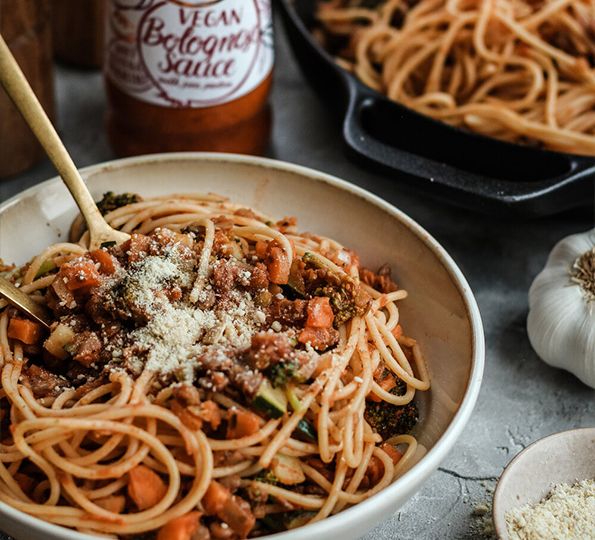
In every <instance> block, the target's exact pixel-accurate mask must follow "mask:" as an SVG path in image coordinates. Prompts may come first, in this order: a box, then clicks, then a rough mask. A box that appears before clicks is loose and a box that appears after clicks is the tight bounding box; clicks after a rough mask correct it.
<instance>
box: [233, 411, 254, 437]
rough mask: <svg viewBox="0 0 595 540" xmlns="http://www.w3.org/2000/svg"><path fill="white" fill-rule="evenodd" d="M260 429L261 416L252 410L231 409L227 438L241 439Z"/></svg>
mask: <svg viewBox="0 0 595 540" xmlns="http://www.w3.org/2000/svg"><path fill="white" fill-rule="evenodd" d="M259 429H260V417H259V416H257V415H256V414H254V413H252V412H250V411H243V410H241V409H237V408H231V409H229V419H228V424H227V437H226V438H227V439H239V438H240V437H247V436H248V435H252V434H253V433H256V432H257V431H258V430H259Z"/></svg>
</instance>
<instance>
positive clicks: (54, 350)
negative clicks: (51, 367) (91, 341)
mask: <svg viewBox="0 0 595 540" xmlns="http://www.w3.org/2000/svg"><path fill="white" fill-rule="evenodd" d="M73 340H74V330H73V329H72V328H70V326H68V325H66V324H62V323H60V324H59V325H58V326H56V328H54V330H53V331H52V333H51V334H50V337H48V338H47V339H46V340H45V343H44V344H43V346H44V348H45V349H46V350H47V351H48V352H49V353H50V354H51V355H53V356H55V357H57V358H60V359H61V360H64V359H65V358H66V357H68V351H67V347H68V345H69V344H70V343H71V342H72V341H73Z"/></svg>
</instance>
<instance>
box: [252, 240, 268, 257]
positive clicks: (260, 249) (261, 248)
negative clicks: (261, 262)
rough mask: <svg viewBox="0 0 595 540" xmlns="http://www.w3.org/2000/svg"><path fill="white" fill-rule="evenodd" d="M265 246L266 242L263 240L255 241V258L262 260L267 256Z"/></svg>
mask: <svg viewBox="0 0 595 540" xmlns="http://www.w3.org/2000/svg"><path fill="white" fill-rule="evenodd" d="M267 246H268V242H265V241H264V240H257V242H256V245H255V246H254V250H255V251H256V256H257V257H258V258H259V259H264V258H265V257H266V255H267Z"/></svg>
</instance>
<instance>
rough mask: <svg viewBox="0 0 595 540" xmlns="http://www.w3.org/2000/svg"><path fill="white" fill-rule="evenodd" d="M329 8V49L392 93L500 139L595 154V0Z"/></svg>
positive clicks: (349, 2)
mask: <svg viewBox="0 0 595 540" xmlns="http://www.w3.org/2000/svg"><path fill="white" fill-rule="evenodd" d="M319 5H320V8H319V10H318V19H319V21H320V22H321V24H322V30H323V32H322V33H321V34H320V37H321V39H322V41H323V43H324V44H325V46H327V47H328V48H329V49H330V50H332V51H334V52H337V56H338V58H337V61H338V62H339V63H340V65H341V66H343V67H345V68H346V69H348V70H350V71H352V72H353V73H355V74H356V75H357V77H359V78H360V79H361V80H362V81H363V82H364V83H365V84H367V85H368V86H371V87H372V88H374V89H376V90H378V91H380V92H382V93H384V94H386V95H387V96H388V97H389V98H390V99H392V100H394V101H398V102H400V103H403V104H404V105H406V106H407V107H410V108H412V109H415V110H416V111H419V112H420V113H423V114H425V115H428V116H431V117H433V118H435V119H438V120H442V121H444V122H448V123H449V124H453V125H455V126H459V127H464V128H467V129H470V130H472V131H476V132H478V133H481V134H483V135H487V136H490V137H496V138H499V139H504V140H507V141H511V142H519V143H530V144H538V145H541V146H544V147H546V148H549V149H552V150H557V151H562V152H570V153H577V154H586V155H593V154H595V3H594V2H593V1H592V0H549V1H546V0H537V1H529V0H419V1H411V0H379V1H373V2H370V1H367V0H361V1H354V0H328V1H321V2H320V4H319ZM366 6H373V7H366Z"/></svg>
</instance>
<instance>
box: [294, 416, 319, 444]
mask: <svg viewBox="0 0 595 540" xmlns="http://www.w3.org/2000/svg"><path fill="white" fill-rule="evenodd" d="M293 436H294V437H295V438H296V439H299V440H301V441H305V442H316V441H317V440H318V434H317V433H316V429H315V428H314V426H313V425H312V424H311V423H310V422H309V421H308V420H306V419H305V418H302V419H301V420H300V422H299V424H298V425H297V427H296V428H295V430H294V432H293Z"/></svg>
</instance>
